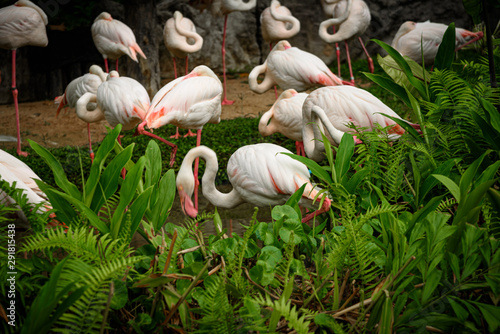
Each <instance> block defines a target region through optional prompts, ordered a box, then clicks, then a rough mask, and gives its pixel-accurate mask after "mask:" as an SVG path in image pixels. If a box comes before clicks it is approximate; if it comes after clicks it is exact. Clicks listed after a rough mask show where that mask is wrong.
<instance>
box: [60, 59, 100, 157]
mask: <svg viewBox="0 0 500 334" xmlns="http://www.w3.org/2000/svg"><path fill="white" fill-rule="evenodd" d="M106 77H107V75H106V73H104V71H103V70H102V68H101V67H100V66H98V65H92V66H91V67H90V69H89V73H86V74H84V75H82V76H81V77H78V78H76V79H74V80H72V81H71V82H70V83H69V84H68V86H66V89H65V90H64V94H63V95H61V96H58V97H56V98H55V103H56V104H59V107H58V108H57V114H56V116H58V115H59V112H61V109H62V108H63V107H70V108H75V107H76V103H77V101H78V99H79V98H80V97H82V96H83V94H85V93H87V92H88V93H93V94H97V89H98V88H99V86H100V84H101V83H103V82H104V81H106ZM95 107H96V104H95V103H92V104H91V105H89V106H87V107H86V109H88V110H94V109H95ZM87 134H88V138H89V152H90V159H91V160H92V161H94V152H93V151H92V141H91V139H90V123H87Z"/></svg>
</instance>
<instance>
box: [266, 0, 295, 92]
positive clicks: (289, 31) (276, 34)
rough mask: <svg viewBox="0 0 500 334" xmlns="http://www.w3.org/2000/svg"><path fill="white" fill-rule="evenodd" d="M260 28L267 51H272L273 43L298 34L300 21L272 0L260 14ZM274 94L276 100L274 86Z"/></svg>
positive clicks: (276, 0)
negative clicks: (266, 44)
mask: <svg viewBox="0 0 500 334" xmlns="http://www.w3.org/2000/svg"><path fill="white" fill-rule="evenodd" d="M260 28H261V32H262V38H264V40H265V41H266V42H268V43H269V50H272V48H273V44H274V43H276V42H279V41H281V40H283V39H289V38H292V37H293V36H295V35H297V34H298V33H299V31H300V21H299V20H297V19H296V18H295V17H294V16H293V15H292V13H291V12H290V10H289V9H288V8H287V7H285V6H282V5H281V4H280V2H279V1H278V0H273V1H271V5H270V6H269V7H267V8H266V9H264V10H263V11H262V13H261V14H260ZM274 94H275V96H276V99H278V90H277V89H276V86H274Z"/></svg>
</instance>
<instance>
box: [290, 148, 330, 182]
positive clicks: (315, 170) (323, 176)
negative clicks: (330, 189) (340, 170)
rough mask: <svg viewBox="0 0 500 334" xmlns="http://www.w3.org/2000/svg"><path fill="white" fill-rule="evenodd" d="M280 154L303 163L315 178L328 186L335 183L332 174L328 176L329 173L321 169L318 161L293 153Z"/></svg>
mask: <svg viewBox="0 0 500 334" xmlns="http://www.w3.org/2000/svg"><path fill="white" fill-rule="evenodd" d="M280 154H285V155H288V156H289V157H291V158H293V159H295V160H297V161H300V162H302V163H303V164H304V165H306V166H307V168H309V169H310V170H311V173H312V174H313V175H314V176H316V177H318V178H319V179H320V180H322V181H323V182H325V183H326V184H331V183H333V181H332V178H331V176H330V174H328V172H327V171H326V170H325V169H324V168H323V167H321V166H320V165H319V164H318V163H317V162H316V161H313V160H311V159H309V158H306V157H302V156H300V155H296V154H291V153H285V152H280Z"/></svg>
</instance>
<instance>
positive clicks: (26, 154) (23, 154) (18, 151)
mask: <svg viewBox="0 0 500 334" xmlns="http://www.w3.org/2000/svg"><path fill="white" fill-rule="evenodd" d="M28 154H29V153H28V152H24V151H21V149H18V150H17V155H21V156H23V157H27V156H28Z"/></svg>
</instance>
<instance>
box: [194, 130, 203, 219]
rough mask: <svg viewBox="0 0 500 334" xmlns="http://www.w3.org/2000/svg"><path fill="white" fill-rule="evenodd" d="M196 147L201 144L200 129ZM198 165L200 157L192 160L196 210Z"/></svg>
mask: <svg viewBox="0 0 500 334" xmlns="http://www.w3.org/2000/svg"><path fill="white" fill-rule="evenodd" d="M196 132H197V138H196V147H198V146H200V144H201V129H198V130H197V131H196ZM199 165H200V158H196V160H195V161H194V208H195V209H196V211H198V188H199V187H200V181H199V180H198V166H199Z"/></svg>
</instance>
